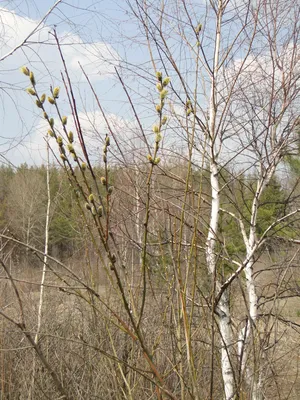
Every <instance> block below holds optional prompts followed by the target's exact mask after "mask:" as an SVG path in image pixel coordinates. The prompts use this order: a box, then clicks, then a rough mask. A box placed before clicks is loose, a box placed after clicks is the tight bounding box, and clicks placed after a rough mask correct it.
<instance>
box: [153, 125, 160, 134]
mask: <svg viewBox="0 0 300 400" xmlns="http://www.w3.org/2000/svg"><path fill="white" fill-rule="evenodd" d="M152 130H153V132H154V133H158V132H159V126H157V125H153V127H152Z"/></svg>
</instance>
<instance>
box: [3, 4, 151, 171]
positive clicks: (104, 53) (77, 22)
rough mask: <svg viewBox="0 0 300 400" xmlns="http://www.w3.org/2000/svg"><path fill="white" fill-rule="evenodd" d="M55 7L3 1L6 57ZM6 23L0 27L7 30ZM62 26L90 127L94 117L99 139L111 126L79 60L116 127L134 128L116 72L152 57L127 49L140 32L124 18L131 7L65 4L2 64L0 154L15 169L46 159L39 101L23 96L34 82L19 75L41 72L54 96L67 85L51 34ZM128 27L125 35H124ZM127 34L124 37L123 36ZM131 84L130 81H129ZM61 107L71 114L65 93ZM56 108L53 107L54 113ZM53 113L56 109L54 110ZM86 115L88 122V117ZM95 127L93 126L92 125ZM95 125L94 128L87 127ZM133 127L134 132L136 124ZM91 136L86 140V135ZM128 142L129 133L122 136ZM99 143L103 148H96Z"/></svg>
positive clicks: (42, 80) (43, 88) (41, 85)
mask: <svg viewBox="0 0 300 400" xmlns="http://www.w3.org/2000/svg"><path fill="white" fill-rule="evenodd" d="M53 4H54V1H49V0H47V1H33V0H27V1H24V0H23V1H7V2H5V1H3V2H1V7H2V8H1V9H0V17H1V22H2V40H1V44H0V56H1V57H2V56H3V55H5V54H7V52H9V51H10V50H11V49H12V48H14V47H15V46H16V45H18V44H19V43H20V42H21V41H22V40H23V39H24V38H25V37H26V35H28V33H29V32H31V31H32V29H34V28H35V26H36V25H37V23H38V21H39V20H40V19H41V18H42V17H43V16H44V15H45V14H46V13H47V11H48V10H49V8H50V7H51V6H52V5H53ZM1 22H0V24H1ZM54 26H56V29H57V32H58V35H59V37H60V41H61V43H62V50H63V52H64V56H65V59H66V61H67V64H68V68H69V72H70V76H71V78H72V82H73V84H74V90H75V92H76V95H77V101H78V108H79V111H80V112H82V117H83V121H85V122H83V123H84V127H85V128H86V130H88V129H89V128H90V125H91V124H90V123H88V122H87V120H88V118H90V119H91V120H93V122H95V116H96V117H97V121H96V125H97V130H98V132H99V134H100V136H101V137H104V135H105V133H106V127H105V124H104V122H103V119H102V118H101V116H100V113H99V112H98V111H96V110H97V106H96V103H95V100H94V98H93V96H92V95H91V92H90V90H89V87H88V85H87V83H86V81H85V79H84V78H83V76H82V73H81V71H80V68H79V65H78V61H79V62H80V63H81V64H82V65H83V67H84V69H85V71H86V72H87V74H88V76H89V78H90V79H91V81H92V83H93V86H94V88H95V89H96V91H97V94H98V96H99V99H100V101H101V104H102V105H103V107H104V108H105V110H106V112H107V114H108V115H110V116H111V118H112V120H113V121H114V122H115V123H116V126H117V127H116V131H118V130H119V129H121V130H122V131H124V130H125V129H126V125H129V126H131V124H132V121H131V115H130V112H129V108H128V102H127V101H126V97H125V94H124V91H123V90H122V89H121V87H120V85H119V84H118V82H117V79H116V76H115V74H114V66H116V67H117V66H118V65H119V62H120V60H121V59H124V58H126V59H127V60H128V61H129V62H130V63H135V64H137V63H139V62H140V60H143V61H144V60H145V56H146V54H147V53H146V52H145V51H144V50H142V48H141V46H139V44H137V45H131V46H126V43H125V42H126V38H125V36H127V37H132V36H134V35H136V33H137V31H136V28H135V26H134V25H133V24H132V23H131V21H130V20H129V18H128V16H127V15H126V3H125V2H123V3H122V2H118V4H116V3H115V2H113V1H105V2H104V1H74V0H70V1H66V2H64V4H60V5H59V6H58V7H57V8H56V9H55V10H54V11H53V12H52V13H51V15H50V16H49V17H48V18H47V20H46V21H45V23H44V24H43V25H42V26H41V27H40V29H39V30H38V32H37V33H36V34H35V35H34V36H33V37H32V38H31V39H30V40H29V43H28V44H27V46H26V47H23V48H21V49H18V50H17V51H16V52H15V53H14V54H13V55H11V56H10V57H8V58H7V59H5V60H4V61H1V62H0V71H1V91H0V106H1V112H0V132H1V134H0V154H1V155H2V158H1V161H2V162H5V161H6V160H9V161H10V162H12V163H13V164H14V165H19V164H20V163H22V162H27V163H28V164H35V163H38V164H39V163H41V162H43V160H44V159H45V150H44V149H45V146H44V139H43V138H44V131H45V129H46V127H45V125H44V124H43V122H42V119H41V117H40V113H39V110H38V109H37V108H36V107H35V106H34V104H33V99H32V98H31V97H30V96H29V95H28V94H27V93H25V91H24V90H25V88H26V87H28V86H29V82H28V78H27V77H26V76H24V75H22V74H21V73H20V72H19V68H20V67H21V66H22V65H26V66H28V67H29V68H30V69H32V70H33V71H34V72H35V75H36V79H37V82H38V88H39V90H40V92H41V93H43V92H48V93H49V86H50V84H51V85H53V86H57V85H59V86H61V85H62V83H61V79H60V71H61V70H62V63H61V61H60V58H59V55H58V51H57V48H56V46H54V39H53V37H52V36H51V35H50V34H49V31H51V30H52V29H53V27H54ZM124 29H125V30H124ZM124 33H125V36H124ZM128 81H130V78H129V77H128ZM61 92H62V95H61V97H60V100H59V101H60V107H61V109H62V112H63V113H65V114H66V115H68V114H69V113H70V110H69V107H68V106H67V101H66V97H65V95H64V91H63V90H61ZM50 110H51V108H50ZM50 112H51V111H50ZM86 113H87V117H84V114H86ZM92 125H93V124H92ZM88 126H89V127H88ZM131 128H132V126H131ZM87 136H88V134H87ZM124 137H126V135H124ZM98 145H99V143H98Z"/></svg>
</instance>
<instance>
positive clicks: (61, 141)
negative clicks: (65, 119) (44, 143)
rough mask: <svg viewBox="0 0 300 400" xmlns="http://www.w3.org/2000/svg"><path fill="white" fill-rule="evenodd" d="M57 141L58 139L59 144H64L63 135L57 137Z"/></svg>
mask: <svg viewBox="0 0 300 400" xmlns="http://www.w3.org/2000/svg"><path fill="white" fill-rule="evenodd" d="M56 141H57V144H58V145H59V146H62V145H63V140H62V137H61V136H58V137H57V139H56Z"/></svg>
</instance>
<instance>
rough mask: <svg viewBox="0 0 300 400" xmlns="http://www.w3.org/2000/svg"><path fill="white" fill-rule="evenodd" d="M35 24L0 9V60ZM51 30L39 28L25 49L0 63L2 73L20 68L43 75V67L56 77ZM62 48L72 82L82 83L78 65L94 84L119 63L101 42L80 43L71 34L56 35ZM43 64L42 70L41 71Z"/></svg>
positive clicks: (58, 66) (56, 57) (57, 67)
mask: <svg viewBox="0 0 300 400" xmlns="http://www.w3.org/2000/svg"><path fill="white" fill-rule="evenodd" d="M37 25H38V21H34V20H32V19H29V18H24V17H21V16H19V15H17V14H16V13H15V12H13V11H10V10H7V9H4V8H0V29H1V31H0V37H1V39H0V57H1V56H3V55H5V54H7V53H8V52H9V51H11V50H12V49H14V48H15V47H16V46H18V45H19V44H20V43H22V41H24V39H25V38H26V37H27V36H28V35H29V34H30V33H31V32H32V31H33V30H34V29H35V28H36V26H37ZM51 30H52V29H51V27H50V26H47V25H45V24H41V25H40V27H39V28H38V30H37V31H36V32H35V33H34V34H33V35H32V36H31V37H30V39H29V40H28V43H27V44H26V46H23V47H22V48H20V49H18V50H17V51H16V52H15V53H14V54H13V55H12V56H10V57H8V58H7V59H6V60H4V62H2V63H1V68H2V69H8V68H11V69H15V68H16V67H20V66H22V65H23V64H26V65H28V63H29V64H31V65H34V66H35V67H36V68H40V69H42V70H43V71H45V66H46V67H47V69H48V71H49V72H50V73H51V74H52V75H53V76H59V71H60V70H61V69H62V63H61V61H60V59H59V55H58V51H57V48H56V46H55V40H54V37H53V35H51V33H49V32H51ZM58 36H59V40H60V42H61V48H62V51H63V53H64V57H65V59H66V62H67V65H68V68H69V71H70V75H71V78H72V80H73V81H81V80H85V78H84V77H83V75H82V73H81V70H80V67H79V64H78V62H80V63H81V65H82V66H83V68H84V69H85V71H86V73H87V74H88V75H89V77H90V79H91V80H92V81H93V82H95V81H97V80H101V79H103V78H104V77H106V76H107V75H108V74H112V73H114V66H116V65H118V63H119V56H118V54H117V52H116V51H115V50H114V49H113V48H112V47H111V46H110V45H109V44H106V43H103V42H89V43H87V42H83V40H82V39H81V38H80V37H79V36H78V35H75V34H73V33H71V32H66V31H64V32H62V33H59V34H58ZM40 64H42V68H41V67H40Z"/></svg>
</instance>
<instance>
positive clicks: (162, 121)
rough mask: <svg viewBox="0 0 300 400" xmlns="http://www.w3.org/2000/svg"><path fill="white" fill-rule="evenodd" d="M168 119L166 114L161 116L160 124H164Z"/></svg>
mask: <svg viewBox="0 0 300 400" xmlns="http://www.w3.org/2000/svg"><path fill="white" fill-rule="evenodd" d="M167 121H168V118H167V117H166V116H163V118H162V120H161V124H162V125H165V124H166V123H167Z"/></svg>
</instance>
